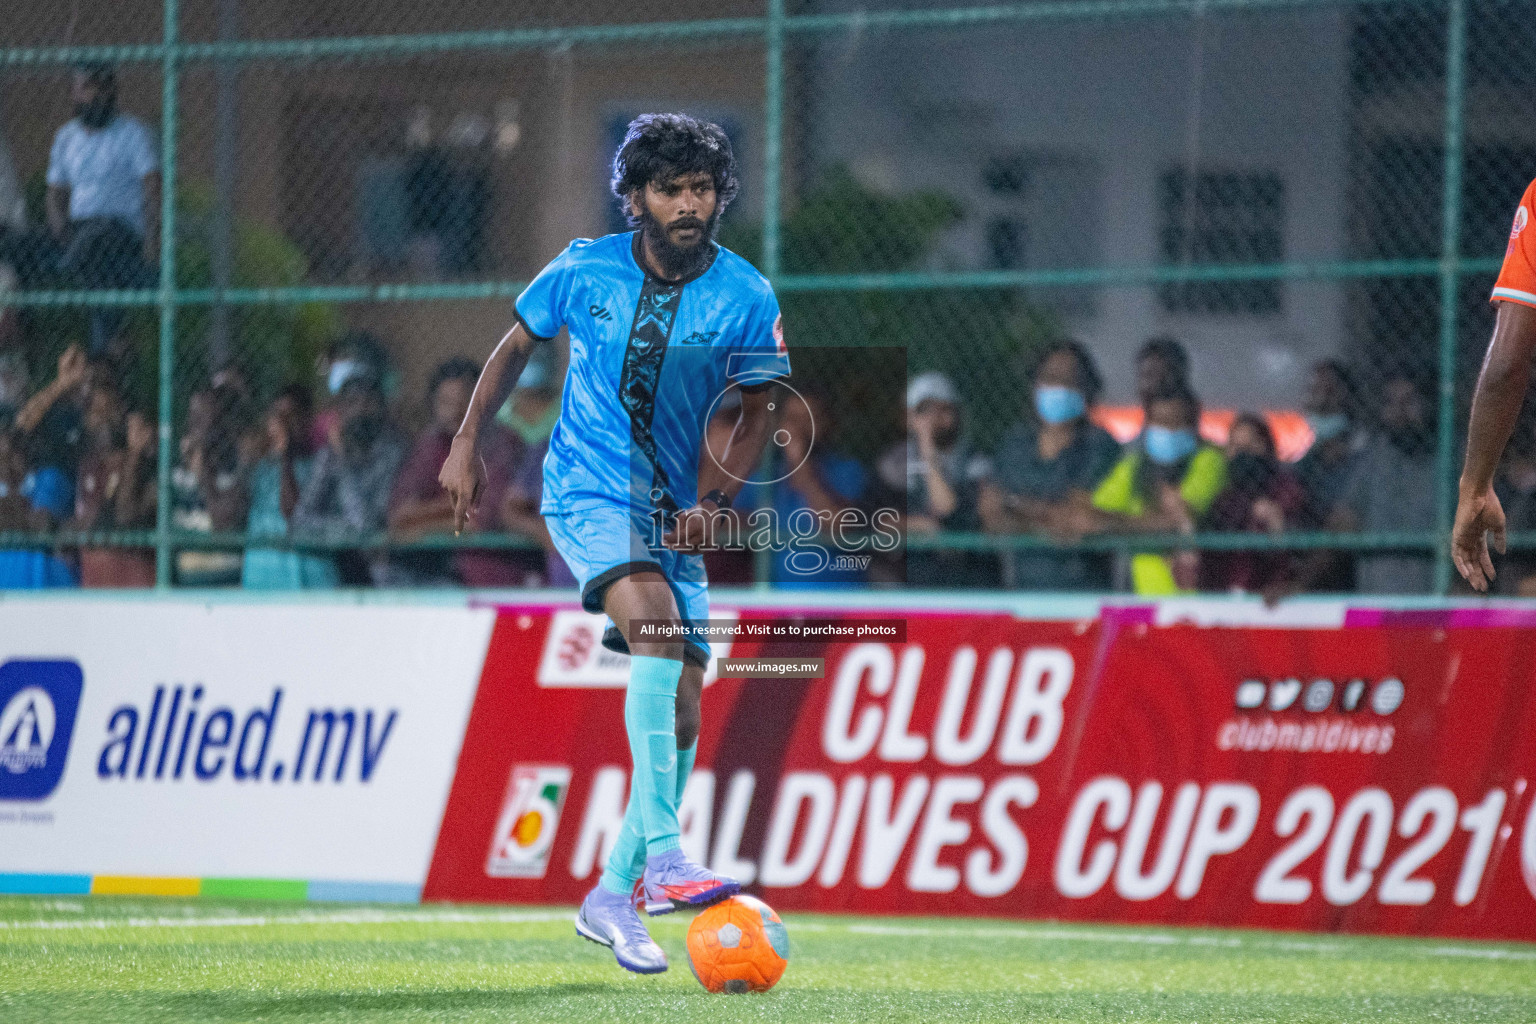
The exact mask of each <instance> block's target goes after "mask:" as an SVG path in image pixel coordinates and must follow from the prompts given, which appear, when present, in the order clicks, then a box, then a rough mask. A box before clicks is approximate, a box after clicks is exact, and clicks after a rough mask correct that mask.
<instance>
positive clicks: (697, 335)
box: [678, 331, 720, 345]
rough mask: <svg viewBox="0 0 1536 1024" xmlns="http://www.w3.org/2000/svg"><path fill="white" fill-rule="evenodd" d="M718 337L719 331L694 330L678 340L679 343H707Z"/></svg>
mask: <svg viewBox="0 0 1536 1024" xmlns="http://www.w3.org/2000/svg"><path fill="white" fill-rule="evenodd" d="M718 337H720V332H719V331H694V332H693V333H692V334H690V335H688V337H686V338H684V339H682V340H681V341H679V342H678V344H679V345H709V344H712V343H713V342H714V340H715V339H716V338H718Z"/></svg>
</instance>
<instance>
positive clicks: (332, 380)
mask: <svg viewBox="0 0 1536 1024" xmlns="http://www.w3.org/2000/svg"><path fill="white" fill-rule="evenodd" d="M361 369H362V367H360V366H359V365H358V363H357V360H355V359H338V360H336V361H335V362H334V363H332V364H331V370H330V372H329V373H328V374H326V377H325V386H326V387H327V388H329V389H330V392H331V394H333V395H334V394H336V392H338V391H340V390H341V388H342V385H343V384H345V383H346V382H347V381H349V380H351V379H352V378H353V377H354V376H356V375H357V373H358V371H359V370H361Z"/></svg>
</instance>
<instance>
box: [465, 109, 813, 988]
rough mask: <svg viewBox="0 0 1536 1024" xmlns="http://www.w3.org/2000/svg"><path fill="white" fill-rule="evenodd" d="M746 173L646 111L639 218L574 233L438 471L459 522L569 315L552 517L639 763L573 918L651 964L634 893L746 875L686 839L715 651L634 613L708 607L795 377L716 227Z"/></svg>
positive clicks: (760, 286)
mask: <svg viewBox="0 0 1536 1024" xmlns="http://www.w3.org/2000/svg"><path fill="white" fill-rule="evenodd" d="M737 188H738V183H737V180H736V166H735V159H734V157H733V156H732V154H731V146H730V142H729V141H728V140H727V139H726V136H725V133H724V132H722V131H721V130H720V129H719V128H718V127H716V126H715V125H713V124H708V123H706V122H702V121H698V120H695V119H694V118H691V117H687V116H685V115H681V114H646V115H643V116H641V117H638V118H636V119H635V120H634V122H632V123H631V124H630V126H629V130H628V132H627V133H626V135H625V137H624V142H623V144H622V145H621V146H620V147H619V151H618V153H617V154H616V155H615V156H614V160H613V192H614V195H615V196H616V197H617V198H618V200H619V202H620V203H622V204H623V206H624V210H625V213H626V214H627V216H628V217H629V220H630V223H631V224H633V225H634V226H635V228H636V230H634V231H631V232H627V233H624V234H618V235H608V236H606V237H604V238H598V239H577V240H576V241H574V242H572V243H571V244H570V245H569V246H568V247H567V248H566V250H565V251H564V252H562V253H561V254H560V255H559V256H557V257H556V258H555V259H554V261H553V262H552V263H550V264H549V265H548V266H547V267H545V268H544V270H543V271H542V272H541V273H540V274H539V276H538V277H537V278H536V279H535V280H534V281H533V283H532V284H530V285H529V286H528V288H527V290H526V291H524V292H523V294H522V295H521V296H519V297H518V300H517V307H516V309H517V323H516V324H515V325H514V326H513V328H512V330H511V331H509V332H508V333H507V336H506V337H505V338H503V339H502V340H501V343H500V344H499V345H497V347H496V350H495V351H494V352H493V353H492V355H491V357H490V359H489V360H488V361H487V363H486V365H485V369H484V371H483V372H482V373H481V375H480V380H479V382H478V383H477V384H476V386H475V393H474V398H473V399H472V400H471V402H470V407H469V412H468V413H467V414H466V416H465V418H464V423H463V425H462V426H461V427H460V428H459V432H458V435H457V436H456V437H455V438H454V441H453V447H452V450H451V452H450V454H449V456H448V460H447V462H446V463H444V465H443V470H442V474H441V477H440V479H441V482H442V484H443V487H444V488H445V489H446V490H447V491H448V493H449V495H450V496H451V497H452V499H453V503H454V509H455V517H456V521H457V522H459V523H462V522H463V520H464V519H465V517H467V516H468V515H470V514H472V512H473V508H474V504H475V500H476V498H477V497H478V495H479V490H480V486H481V476H480V470H481V467H480V459H479V457H478V455H477V452H476V440H477V437H478V435H479V432H480V429H481V426H482V425H483V424H484V423H485V422H487V421H488V420H489V419H490V418H491V417H492V416H493V415H494V414H495V411H496V410H497V409H498V408H500V407H501V404H502V403H503V402H504V401H505V400H506V397H507V395H508V393H509V392H510V391H511V389H512V386H513V383H514V382H515V381H516V380H517V378H518V376H519V374H520V373H521V372H522V369H523V365H524V363H525V362H526V361H527V358H528V355H529V353H530V351H531V350H532V349H533V347H534V346H535V345H539V344H544V343H547V342H548V340H549V339H551V338H553V337H554V336H555V335H556V334H557V333H558V332H559V330H560V328H562V327H564V328H566V330H567V331H568V332H569V334H570V339H571V360H570V371H569V373H568V374H567V376H566V381H565V390H564V393H563V395H562V397H561V407H560V419H559V421H558V422H557V423H556V425H555V430H554V433H553V435H552V436H551V437H550V442H549V453H548V455H547V456H546V457H545V459H544V498H543V504H542V506H541V508H540V512H541V513H542V514H543V515H544V517H545V521H546V522H547V523H548V525H549V533H550V537H551V539H552V540H553V541H554V544H555V547H556V549H557V550H558V551H559V552H560V555H561V557H563V558H564V559H565V562H566V564H567V565H568V566H570V568H571V571H572V572H573V573H574V574H575V575H576V577H577V580H578V581H579V582H580V584H581V603H582V607H584V608H586V609H587V610H588V611H592V612H598V611H602V612H606V613H607V615H608V617H609V619H610V620H611V625H610V626H609V628H608V629H607V631H606V632H605V634H604V637H603V643H604V645H605V646H608V647H610V648H612V649H614V650H618V651H626V652H628V653H629V654H630V655H631V667H630V681H629V688H628V691H627V693H626V695H625V699H624V725H625V729H626V731H627V733H628V735H629V749H630V756H631V758H632V759H633V762H634V774H633V776H632V782H631V785H630V798H629V805H628V807H627V808H626V809H625V812H624V825H623V828H622V830H621V832H620V835H619V838H618V840H617V842H616V843H615V845H614V849H613V853H612V855H611V856H610V857H609V859H608V863H607V867H606V869H605V870H604V871H603V875H602V878H601V880H600V881H599V883H598V885H597V886H596V887H595V888H594V889H593V890H592V891H591V892H590V893H589V894H588V895H587V898H586V899H585V900H584V901H583V903H582V905H581V910H580V911H579V912H578V913H577V916H576V930H577V931H578V933H579V934H581V935H582V936H583V937H585V938H588V939H591V940H592V941H594V942H598V943H601V944H602V945H605V946H608V947H610V948H611V949H612V950H613V953H614V956H615V957H616V958H617V959H618V962H619V964H620V965H622V966H623V967H626V968H628V969H629V970H631V971H637V972H640V973H643V974H653V973H657V972H659V971H664V970H666V969H667V958H666V954H665V953H663V952H662V950H661V947H660V946H658V945H656V943H655V942H654V941H652V939H651V937H650V934H649V933H648V932H647V931H646V929H645V926H644V924H643V923H642V922H641V920H640V916H639V914H638V911H637V908H638V907H640V906H643V907H644V908H645V909H646V911H647V912H648V913H651V914H659V913H665V912H667V911H669V910H673V909H675V908H676V907H677V906H681V905H692V906H698V905H702V904H706V903H712V902H714V901H716V900H719V899H723V898H724V897H726V896H729V895H731V894H732V893H735V892H737V891H738V890H739V889H740V886H739V885H738V884H737V883H736V882H735V881H734V880H732V879H729V878H724V877H721V876H719V875H716V874H714V873H712V872H710V871H708V870H706V869H705V868H703V867H701V866H700V865H698V864H695V863H693V861H691V860H690V859H689V858H688V857H687V856H686V855H685V854H684V853H683V851H682V849H681V848H680V846H679V837H678V824H677V804H678V801H679V799H680V798H681V796H682V792H683V786H684V784H685V782H686V781H687V778H688V773H689V772H690V771H691V770H692V768H693V759H694V752H695V750H696V748H697V737H698V731H699V698H700V695H701V693H702V691H703V677H704V668H705V666H706V665H707V664H708V663H709V647H708V645H707V644H706V643H705V642H704V640H702V639H700V638H697V637H688V638H685V639H682V640H678V639H676V638H675V637H676V634H674V635H673V637H671V638H669V637H665V636H663V637H660V638H648V637H647V636H643V635H637V633H638V630H637V629H632V628H631V623H634V622H654V623H663V624H666V623H670V624H683V623H699V624H702V623H703V622H704V621H705V620H706V619H708V617H709V596H708V591H707V589H706V587H707V581H706V579H705V575H704V562H703V557H702V556H701V555H700V554H698V553H697V552H698V549H699V547H700V546H702V545H704V544H705V543H707V542H708V538H709V537H710V536H711V534H712V531H713V529H714V528H715V527H716V526H717V525H718V520H719V518H721V517H722V510H723V509H727V508H729V507H730V502H731V498H732V496H733V495H735V494H736V493H737V491H738V490H739V489H740V487H741V483H742V480H743V479H744V478H745V477H746V476H747V474H749V473H750V472H751V471H752V469H753V468H754V467H755V466H756V465H757V461H758V457H759V455H760V454H761V452H762V449H763V446H764V444H765V443H766V442H767V439H768V434H769V432H770V430H771V429H772V424H771V419H772V414H771V412H770V409H771V403H770V391H771V389H772V388H773V387H774V382H775V381H777V380H778V379H780V378H783V377H786V376H788V374H789V356H788V353H787V352H786V350H785V348H784V342H783V334H782V331H781V328H780V322H779V306H778V301H777V300H776V299H775V298H774V295H773V289H772V288H771V287H770V286H769V284H768V282H767V280H765V279H764V278H763V276H762V275H761V274H759V273H758V272H757V271H756V270H754V269H753V268H752V266H751V264H749V263H748V262H747V261H746V260H744V259H742V258H741V257H740V256H737V255H736V254H735V253H732V252H729V251H727V250H726V249H723V248H721V247H720V246H719V245H717V244H716V243H715V241H714V234H715V227H716V225H717V223H718V221H719V217H720V214H721V213H722V212H723V211H724V210H725V207H726V205H727V204H728V203H729V202H730V201H731V199H733V198H734V197H735V195H736V192H737ZM732 388H740V390H741V392H742V395H741V411H740V413H739V419H738V420H737V423H736V429H735V432H734V433H733V435H732V437H731V441H730V444H729V446H728V447H727V449H726V451H725V452H723V453H721V452H712V453H710V455H709V456H706V457H705V458H704V459H703V464H702V465H701V464H700V462H701V460H700V457H699V456H700V440H701V438H702V436H703V430H704V425H705V423H706V421H707V419H708V417H709V415H710V413H711V411H712V410H713V409H714V408H715V406H716V404H717V403H718V402H719V400H720V399H721V397H722V396H723V395H724V394H725V392H726V391H728V390H730V389H732ZM700 495H702V496H700Z"/></svg>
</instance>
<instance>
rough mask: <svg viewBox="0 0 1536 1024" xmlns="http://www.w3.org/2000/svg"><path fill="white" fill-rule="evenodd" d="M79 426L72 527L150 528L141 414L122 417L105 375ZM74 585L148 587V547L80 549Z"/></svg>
mask: <svg viewBox="0 0 1536 1024" xmlns="http://www.w3.org/2000/svg"><path fill="white" fill-rule="evenodd" d="M84 427H85V438H86V441H85V455H84V457H83V458H82V459H81V462H80V476H79V479H78V481H77V483H76V487H75V511H74V523H73V527H74V529H76V530H80V531H82V532H93V531H108V530H152V529H154V528H155V510H156V507H157V505H158V501H157V499H158V497H159V496H158V494H157V493H156V488H155V428H154V427H152V426H151V425H150V423H149V421H148V420H147V419H145V417H144V416H143V415H142V414H141V413H138V412H132V413H128V414H127V415H126V416H125V415H124V404H123V397H122V394H121V392H120V391H119V390H118V388H117V385H116V384H115V383H114V382H113V381H112V380H111V379H110V378H108V377H107V376H105V375H100V376H99V377H98V378H97V379H96V380H95V382H94V383H93V384H92V385H91V396H90V399H89V401H88V402H87V404H86V410H85V423H84ZM80 585H81V586H84V587H152V586H154V585H155V552H154V549H153V548H143V547H137V548H135V547H117V546H107V547H86V548H81V549H80Z"/></svg>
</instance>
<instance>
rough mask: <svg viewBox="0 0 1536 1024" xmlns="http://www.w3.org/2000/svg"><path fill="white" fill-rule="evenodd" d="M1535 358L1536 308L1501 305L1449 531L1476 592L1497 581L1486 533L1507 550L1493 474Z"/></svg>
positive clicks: (1475, 399) (1453, 554)
mask: <svg viewBox="0 0 1536 1024" xmlns="http://www.w3.org/2000/svg"><path fill="white" fill-rule="evenodd" d="M1533 356H1536V308H1532V307H1531V306H1528V305H1524V304H1522V303H1519V302H1512V301H1503V302H1500V303H1499V314H1498V320H1497V321H1496V322H1495V324H1494V328H1493V340H1492V341H1491V342H1490V343H1489V345H1488V355H1487V356H1486V357H1485V358H1484V359H1483V369H1482V372H1481V373H1479V374H1478V377H1477V391H1476V392H1475V393H1474V394H1473V396H1472V424H1471V426H1470V427H1469V428H1468V431H1467V459H1466V463H1465V464H1464V465H1463V467H1462V471H1461V496H1460V500H1459V501H1458V502H1457V505H1456V523H1455V525H1454V526H1453V527H1452V528H1451V557H1452V558H1453V559H1454V560H1455V562H1456V571H1457V572H1459V573H1461V574H1462V575H1463V576H1464V577H1466V580H1467V582H1468V583H1470V584H1472V587H1473V589H1475V590H1487V589H1488V584H1489V582H1490V581H1491V580H1492V579H1493V560H1492V558H1491V557H1490V556H1489V554H1488V539H1487V534H1488V533H1490V532H1491V533H1492V534H1493V540H1494V545H1495V546H1496V547H1497V548H1498V549H1499V551H1500V552H1503V550H1504V510H1503V508H1502V507H1500V505H1499V499H1498V498H1497V497H1495V496H1494V493H1493V474H1494V472H1495V471H1496V470H1497V469H1498V465H1499V459H1500V458H1501V457H1502V456H1503V454H1504V446H1505V444H1507V443H1508V441H1509V435H1510V434H1512V433H1513V432H1514V429H1515V420H1516V418H1517V417H1518V416H1519V415H1520V405H1521V403H1522V402H1524V401H1525V392H1526V388H1527V387H1528V386H1529V385H1530V380H1531V359H1532V357H1533Z"/></svg>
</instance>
